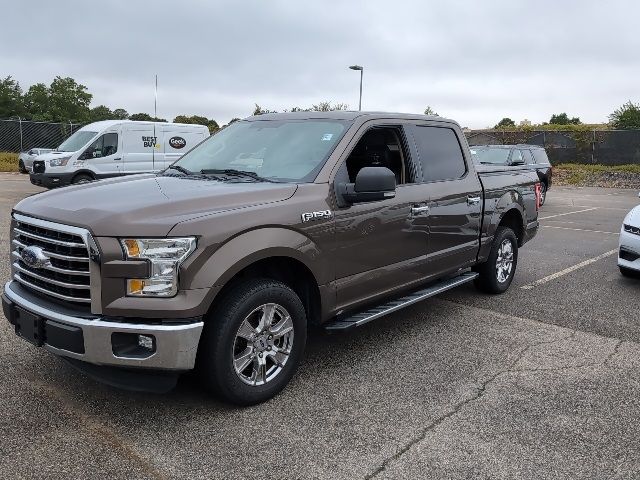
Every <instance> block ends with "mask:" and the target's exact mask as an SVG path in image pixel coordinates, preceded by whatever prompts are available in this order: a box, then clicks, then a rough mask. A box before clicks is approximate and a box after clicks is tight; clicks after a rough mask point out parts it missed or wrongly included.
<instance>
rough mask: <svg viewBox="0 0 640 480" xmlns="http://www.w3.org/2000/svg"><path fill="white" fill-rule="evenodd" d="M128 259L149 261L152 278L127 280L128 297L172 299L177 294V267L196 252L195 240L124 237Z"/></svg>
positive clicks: (187, 238) (123, 246) (122, 242)
mask: <svg viewBox="0 0 640 480" xmlns="http://www.w3.org/2000/svg"><path fill="white" fill-rule="evenodd" d="M120 243H121V244H122V248H124V251H125V253H126V254H127V258H128V259H137V260H148V261H149V263H150V264H151V271H150V275H149V278H145V279H138V278H130V279H127V295H128V296H135V297H147V296H148V297H173V296H174V295H175V294H176V293H178V268H179V267H180V264H181V263H182V262H184V261H185V260H186V259H187V257H188V256H189V255H191V253H192V252H193V251H194V250H195V249H196V239H195V238H193V237H186V238H148V239H141V238H124V239H121V240H120Z"/></svg>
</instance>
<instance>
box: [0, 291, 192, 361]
mask: <svg viewBox="0 0 640 480" xmlns="http://www.w3.org/2000/svg"><path fill="white" fill-rule="evenodd" d="M11 283H12V282H7V283H6V284H5V286H4V293H5V295H6V296H7V298H8V299H9V300H11V301H12V302H13V303H15V304H16V305H17V306H19V307H21V308H24V309H25V310H29V311H30V312H32V313H35V314H36V315H39V316H42V317H43V318H46V319H49V320H55V321H56V322H61V323H64V324H67V325H71V326H75V327H80V328H82V334H83V337H84V349H85V353H84V354H80V353H75V352H69V351H67V350H62V349H59V348H55V347H52V346H51V345H47V344H45V348H46V349H47V350H49V351H50V352H52V353H54V354H56V355H62V356H65V357H70V358H76V359H78V360H82V361H85V362H89V363H93V364H96V365H110V366H125V367H127V366H128V367H146V368H157V369H162V370H191V369H192V368H193V367H194V366H195V360H196V352H197V350H198V342H199V341H200V334H201V333H202V328H203V326H204V323H203V322H195V323H189V324H186V325H146V324H136V323H118V322H110V321H107V320H102V319H101V318H100V317H98V318H83V317H75V316H71V315H66V314H63V313H59V312H56V311H55V310H50V309H48V308H44V307H42V306H40V305H37V304H35V303H33V302H31V301H29V300H28V299H26V298H23V297H21V296H20V295H18V294H17V293H15V292H14V291H13V290H12V289H11ZM118 332H124V333H140V334H143V335H153V336H154V337H155V339H156V352H155V353H154V354H153V355H151V356H149V357H146V358H130V357H118V356H115V355H114V354H113V349H112V348H113V347H112V346H111V335H112V334H113V333H118Z"/></svg>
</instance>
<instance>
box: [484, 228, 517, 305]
mask: <svg viewBox="0 0 640 480" xmlns="http://www.w3.org/2000/svg"><path fill="white" fill-rule="evenodd" d="M508 244H510V248H511V267H510V269H509V271H508V273H507V272H506V271H505V268H506V264H505V263H503V264H501V269H500V271H498V262H499V261H501V260H499V256H500V254H501V253H505V250H506V249H507V248H508V247H507V245H508ZM517 265H518V239H517V237H516V234H515V233H514V232H513V230H511V229H510V228H507V227H498V229H497V230H496V234H495V237H494V239H493V244H492V245H491V252H490V253H489V258H488V259H487V261H486V262H484V263H481V264H480V265H478V266H476V267H475V268H474V270H475V271H476V272H478V273H479V275H478V277H477V278H476V279H475V285H476V288H477V289H478V290H481V291H483V292H486V293H493V294H498V293H504V292H506V291H507V290H508V289H509V285H511V282H512V281H513V277H514V275H515V273H516V266H517ZM501 273H502V275H501Z"/></svg>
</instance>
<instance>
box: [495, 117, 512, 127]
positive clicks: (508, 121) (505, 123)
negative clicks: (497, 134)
mask: <svg viewBox="0 0 640 480" xmlns="http://www.w3.org/2000/svg"><path fill="white" fill-rule="evenodd" d="M515 126H516V122H514V121H513V120H511V119H510V118H509V117H505V118H503V119H502V120H500V121H499V122H498V124H497V125H496V126H495V127H493V128H504V127H515Z"/></svg>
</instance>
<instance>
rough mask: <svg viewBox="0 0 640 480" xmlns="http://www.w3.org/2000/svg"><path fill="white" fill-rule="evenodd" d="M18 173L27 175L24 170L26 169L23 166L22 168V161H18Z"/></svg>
mask: <svg viewBox="0 0 640 480" xmlns="http://www.w3.org/2000/svg"><path fill="white" fill-rule="evenodd" d="M18 171H19V172H20V173H28V172H27V169H26V168H25V166H24V162H23V161H22V160H20V161H19V162H18Z"/></svg>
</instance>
